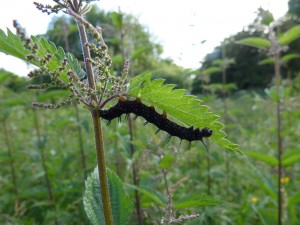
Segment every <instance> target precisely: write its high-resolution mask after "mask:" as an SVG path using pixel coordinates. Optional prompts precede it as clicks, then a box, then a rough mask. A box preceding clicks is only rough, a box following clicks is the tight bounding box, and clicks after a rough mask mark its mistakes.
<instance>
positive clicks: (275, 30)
mask: <svg viewBox="0 0 300 225" xmlns="http://www.w3.org/2000/svg"><path fill="white" fill-rule="evenodd" d="M296 19H297V18H294V17H291V16H284V17H281V18H279V19H277V20H274V18H273V15H272V14H271V13H265V15H263V16H262V17H261V18H260V19H259V20H258V21H257V22H256V23H254V24H253V27H254V29H255V30H257V31H260V32H261V34H262V37H250V38H245V39H242V40H239V41H238V42H237V43H238V44H242V45H247V46H250V47H255V48H257V49H260V50H261V51H265V52H267V54H268V55H269V57H268V58H266V59H264V60H262V61H260V62H259V65H265V64H273V66H274V86H275V88H273V89H271V90H269V91H268V92H269V93H268V94H269V96H270V97H271V99H272V100H273V101H274V102H275V104H276V110H275V112H276V127H277V131H276V133H277V134H276V136H277V137H276V139H277V159H276V158H272V159H273V162H272V164H273V165H276V166H277V207H278V215H277V218H278V220H277V221H278V225H281V224H284V223H285V219H286V218H284V207H283V205H284V197H283V195H284V189H283V185H282V179H283V174H284V169H285V166H288V165H289V163H290V162H288V161H286V160H284V158H283V156H284V155H283V154H284V145H283V140H284V138H283V129H282V127H283V125H282V124H283V119H282V112H283V111H284V106H283V103H284V101H285V99H284V94H283V93H284V87H283V84H282V75H281V68H282V65H283V64H284V63H286V62H288V61H289V60H292V59H297V58H299V57H300V55H299V54H296V53H290V54H284V55H283V53H284V52H286V51H287V50H288V49H289V45H290V44H291V43H292V42H293V41H295V40H296V39H298V38H299V37H300V26H299V25H296V26H293V27H292V28H290V29H289V30H287V31H285V32H284V33H281V32H280V26H281V25H282V24H283V23H284V22H286V21H288V20H296ZM246 154H248V153H246ZM250 155H254V156H258V155H259V154H256V153H254V154H251V153H250ZM264 157H265V156H264ZM268 157H269V156H268Z"/></svg>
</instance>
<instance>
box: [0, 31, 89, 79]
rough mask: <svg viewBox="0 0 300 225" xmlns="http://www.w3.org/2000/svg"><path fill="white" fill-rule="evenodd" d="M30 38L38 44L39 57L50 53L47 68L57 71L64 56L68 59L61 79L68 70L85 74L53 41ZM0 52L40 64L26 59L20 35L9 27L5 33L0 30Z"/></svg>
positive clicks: (65, 76)
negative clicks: (50, 56)
mask: <svg viewBox="0 0 300 225" xmlns="http://www.w3.org/2000/svg"><path fill="white" fill-rule="evenodd" d="M31 40H32V41H33V42H34V43H36V44H37V45H38V51H37V55H38V56H39V57H41V58H44V57H45V56H46V55H47V54H51V55H52V58H51V60H50V62H48V63H47V64H46V67H47V69H49V70H50V71H59V67H61V64H62V61H63V60H64V59H65V58H66V59H67V60H68V62H67V66H66V69H65V70H64V71H62V72H61V76H60V78H61V79H62V80H65V81H66V80H67V72H68V71H69V70H72V71H74V72H75V73H76V74H77V75H78V77H79V78H83V77H84V76H85V72H84V70H83V69H82V68H81V66H80V65H79V63H78V61H77V59H76V58H74V57H73V56H72V55H71V54H69V53H67V54H66V53H65V52H64V50H63V49H62V48H61V47H59V48H57V47H56V46H55V44H54V43H52V42H50V41H47V40H46V39H45V38H43V37H42V38H36V37H34V36H31ZM0 52H3V53H5V54H8V55H11V56H14V57H16V58H19V59H21V60H23V61H26V62H28V63H30V64H32V65H34V66H37V67H41V66H42V65H41V64H40V62H39V61H32V60H28V59H27V57H26V56H27V55H29V54H30V52H29V51H28V50H27V49H26V48H25V47H24V45H23V42H22V41H21V39H20V37H18V36H17V35H15V34H13V33H12V32H11V31H10V30H9V29H7V35H6V34H5V32H4V31H3V30H0Z"/></svg>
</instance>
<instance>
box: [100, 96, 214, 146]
mask: <svg viewBox="0 0 300 225" xmlns="http://www.w3.org/2000/svg"><path fill="white" fill-rule="evenodd" d="M129 113H134V114H135V115H136V116H141V117H143V118H144V119H145V120H146V121H147V122H149V123H152V124H154V125H155V126H157V127H158V129H159V130H163V131H166V132H167V133H169V134H170V136H176V137H179V138H180V139H185V140H188V141H189V142H192V141H197V140H199V141H201V142H202V143H203V137H210V136H211V135H212V130H211V129H209V128H203V129H202V130H200V129H198V128H197V129H193V127H190V128H187V127H183V126H180V125H178V124H176V123H174V122H172V121H170V120H169V119H167V118H166V116H164V115H161V114H159V113H158V112H156V111H155V109H154V107H151V106H147V105H144V104H143V103H141V102H140V101H139V100H135V101H131V100H119V101H118V103H117V104H116V105H114V106H113V107H111V108H110V109H108V110H99V114H100V117H102V118H103V119H105V120H108V124H109V123H110V121H111V120H113V119H115V118H119V117H121V116H122V114H126V115H128V114H129ZM203 144H204V143H203Z"/></svg>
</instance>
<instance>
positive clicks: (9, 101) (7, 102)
mask: <svg viewBox="0 0 300 225" xmlns="http://www.w3.org/2000/svg"><path fill="white" fill-rule="evenodd" d="M26 104H28V101H26V100H25V99H23V98H15V97H12V98H5V99H1V100H0V106H1V107H3V108H4V107H14V106H21V105H26Z"/></svg>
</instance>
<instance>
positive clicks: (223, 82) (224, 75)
mask: <svg viewBox="0 0 300 225" xmlns="http://www.w3.org/2000/svg"><path fill="white" fill-rule="evenodd" d="M222 61H223V64H222V89H223V90H222V94H223V99H222V100H223V110H224V125H225V126H226V124H227V117H228V112H227V103H226V97H227V96H226V88H225V85H226V82H227V80H226V67H227V65H226V48H225V41H224V42H223V43H222ZM225 166H226V169H225V171H226V196H229V185H230V170H229V168H230V165H229V156H228V151H226V153H225Z"/></svg>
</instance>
